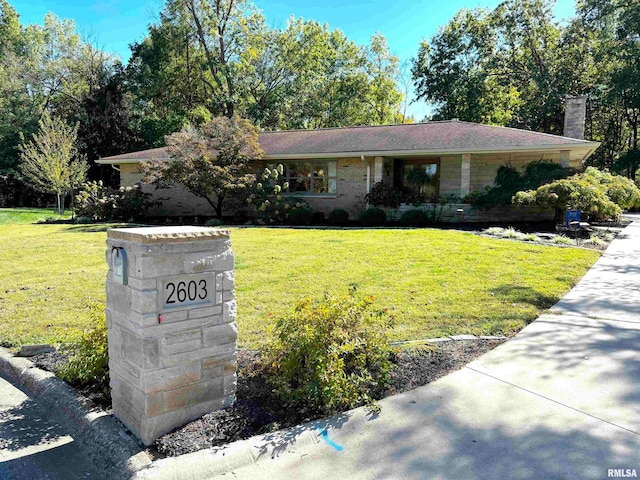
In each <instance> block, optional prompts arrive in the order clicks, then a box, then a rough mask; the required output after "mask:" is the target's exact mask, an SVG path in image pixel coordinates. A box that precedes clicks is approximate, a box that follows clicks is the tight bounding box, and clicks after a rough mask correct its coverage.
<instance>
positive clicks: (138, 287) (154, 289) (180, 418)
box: [106, 227, 238, 445]
mask: <svg viewBox="0 0 640 480" xmlns="http://www.w3.org/2000/svg"><path fill="white" fill-rule="evenodd" d="M115 249H122V250H124V253H125V255H126V271H125V272H124V275H123V277H124V281H122V282H121V283H120V282H119V281H118V280H119V278H120V276H119V275H114V264H113V263H114V262H113V258H118V257H114V253H119V254H120V255H121V252H116V251H115ZM106 260H107V263H108V265H109V271H108V273H107V282H106V290H107V326H108V330H109V331H108V334H109V336H108V338H109V368H110V376H111V393H112V398H113V412H114V415H116V416H117V417H118V418H119V419H120V420H121V421H122V422H123V423H124V424H125V425H127V426H128V427H129V428H130V429H131V430H132V431H133V432H134V433H135V434H136V435H137V436H138V437H139V438H140V439H141V440H142V441H143V443H144V444H145V445H151V444H152V443H153V442H154V440H155V439H156V438H158V437H159V436H161V435H163V434H164V433H167V432H169V431H171V430H173V429H175V428H177V427H180V426H181V425H184V424H185V423H187V422H189V421H191V420H194V419H195V418H198V417H199V416H201V415H203V414H205V413H208V412H210V411H212V410H216V409H220V408H225V407H228V406H229V405H231V404H232V403H233V402H234V400H235V394H236V385H237V377H236V369H237V360H236V340H237V331H238V330H237V324H236V303H235V300H234V274H233V268H234V256H233V251H232V250H231V241H230V237H229V232H228V231H226V230H217V229H212V228H204V227H148V228H147V227H144V228H112V229H109V230H108V231H107V254H106Z"/></svg>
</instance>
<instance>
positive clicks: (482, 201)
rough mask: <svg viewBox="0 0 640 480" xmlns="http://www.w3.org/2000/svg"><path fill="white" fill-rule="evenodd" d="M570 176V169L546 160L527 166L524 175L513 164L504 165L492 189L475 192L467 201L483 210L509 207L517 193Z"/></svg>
mask: <svg viewBox="0 0 640 480" xmlns="http://www.w3.org/2000/svg"><path fill="white" fill-rule="evenodd" d="M568 174H569V169H566V168H563V167H562V166H561V165H559V164H558V163H555V162H550V161H544V160H540V161H537V162H531V163H529V164H527V165H526V166H525V168H524V171H522V173H521V172H520V171H519V170H518V169H516V168H515V167H513V166H512V165H511V164H507V165H502V166H500V167H499V168H498V171H497V173H496V178H495V180H494V184H493V186H492V187H487V188H485V190H484V191H482V192H473V193H472V194H470V195H468V196H467V197H466V198H465V200H466V201H468V202H470V203H471V204H472V205H473V206H475V207H478V208H483V209H488V208H491V207H494V206H496V205H509V204H510V203H511V199H512V197H513V196H514V195H515V194H516V193H517V192H519V191H521V190H530V189H535V188H538V187H539V186H540V185H544V184H546V183H549V182H552V181H554V180H558V179H561V178H566V177H567V175H568Z"/></svg>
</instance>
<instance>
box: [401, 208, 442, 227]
mask: <svg viewBox="0 0 640 480" xmlns="http://www.w3.org/2000/svg"><path fill="white" fill-rule="evenodd" d="M433 220H434V218H433V215H432V214H431V213H429V212H427V211H426V210H422V209H413V210H407V211H406V212H404V213H403V214H402V216H401V217H400V223H402V224H403V225H409V226H410V227H424V226H425V225H428V224H430V223H432V222H433Z"/></svg>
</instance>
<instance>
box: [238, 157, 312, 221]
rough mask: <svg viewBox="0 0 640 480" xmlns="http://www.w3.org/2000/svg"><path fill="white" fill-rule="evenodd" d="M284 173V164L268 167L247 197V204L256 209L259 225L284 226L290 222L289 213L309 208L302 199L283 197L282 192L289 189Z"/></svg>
mask: <svg viewBox="0 0 640 480" xmlns="http://www.w3.org/2000/svg"><path fill="white" fill-rule="evenodd" d="M283 172H284V167H283V165H282V164H279V165H277V166H275V165H269V166H267V167H266V168H265V169H264V172H262V175H261V177H260V179H259V181H256V183H255V184H254V185H253V186H252V188H251V190H250V192H249V195H248V196H247V199H246V200H247V203H248V204H249V205H252V206H253V207H254V208H255V209H256V213H257V214H258V223H261V224H267V225H269V224H283V223H285V222H288V221H289V212H290V211H291V210H292V209H294V208H303V207H307V208H309V207H308V205H307V203H306V202H305V201H304V200H302V199H301V198H300V197H294V196H290V195H282V192H286V191H287V189H288V188H289V184H288V182H286V181H285V178H284V176H283Z"/></svg>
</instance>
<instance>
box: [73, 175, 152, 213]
mask: <svg viewBox="0 0 640 480" xmlns="http://www.w3.org/2000/svg"><path fill="white" fill-rule="evenodd" d="M150 198H151V194H149V193H145V192H143V191H142V187H141V185H140V184H139V183H137V184H135V185H134V186H132V187H120V188H119V189H118V190H115V191H110V190H109V189H107V188H106V187H105V186H104V184H103V183H102V181H98V182H87V183H85V184H83V185H82V187H80V191H79V192H78V194H77V195H76V199H75V200H76V214H77V215H78V216H79V217H88V218H91V219H92V220H95V221H110V220H123V221H137V220H140V219H142V218H144V217H145V216H146V215H147V212H148V210H149V208H151V207H152V206H156V205H159V204H160V202H158V201H151V200H150Z"/></svg>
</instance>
